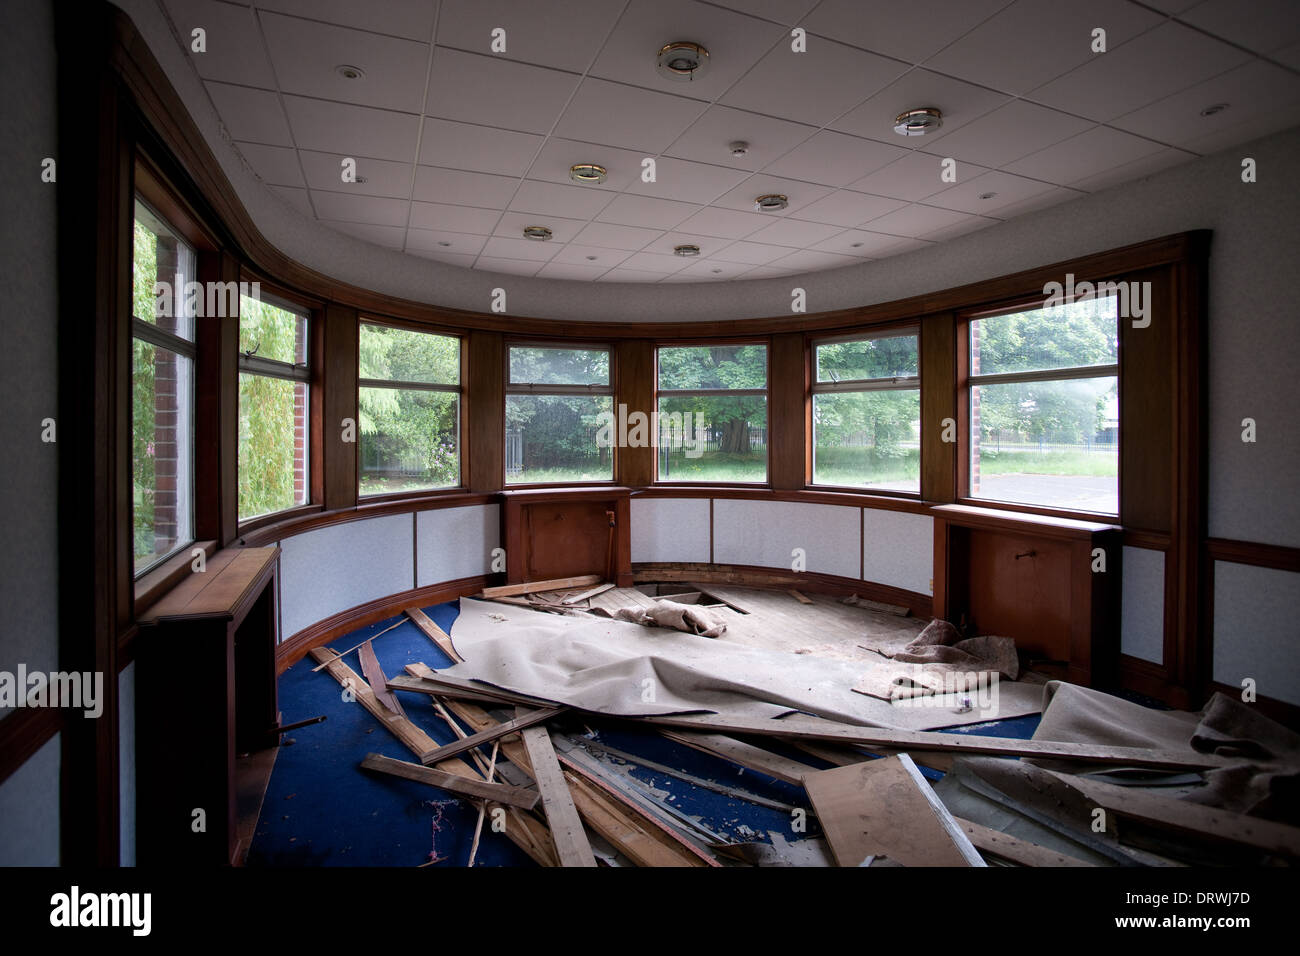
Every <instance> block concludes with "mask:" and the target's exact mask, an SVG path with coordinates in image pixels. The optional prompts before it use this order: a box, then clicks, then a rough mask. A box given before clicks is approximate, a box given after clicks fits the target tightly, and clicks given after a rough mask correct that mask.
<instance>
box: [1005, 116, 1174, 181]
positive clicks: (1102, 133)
mask: <svg viewBox="0 0 1300 956" xmlns="http://www.w3.org/2000/svg"><path fill="white" fill-rule="evenodd" d="M1163 148H1164V147H1163V146H1161V145H1160V144H1159V143H1153V142H1151V140H1149V139H1143V138H1142V137H1140V136H1134V135H1133V134H1132V133H1123V132H1120V131H1119V130H1116V129H1111V128H1110V127H1108V126H1094V127H1093V128H1092V129H1090V130H1087V131H1085V132H1083V133H1080V134H1079V135H1078V136H1072V137H1071V138H1069V139H1067V140H1063V141H1062V142H1059V143H1057V144H1056V145H1055V146H1049V147H1047V148H1046V149H1043V150H1039V151H1038V152H1037V153H1033V154H1032V155H1029V156H1026V157H1025V158H1024V159H1021V160H1017V161H1016V162H1014V163H1011V164H1010V165H1008V166H1006V167H1005V169H1006V171H1007V172H1010V173H1018V174H1020V175H1023V176H1031V177H1033V178H1034V179H1041V180H1044V181H1045V182H1049V183H1054V184H1055V185H1057V186H1068V185H1069V184H1070V183H1073V182H1077V181H1078V180H1080V179H1084V178H1086V177H1088V176H1095V175H1097V174H1098V173H1100V172H1104V171H1105V170H1107V169H1109V168H1110V167H1112V166H1116V165H1119V164H1121V163H1127V162H1131V161H1132V160H1135V159H1141V158H1142V157H1143V156H1149V155H1151V154H1152V153H1157V152H1159V151H1160V150H1161V149H1163Z"/></svg>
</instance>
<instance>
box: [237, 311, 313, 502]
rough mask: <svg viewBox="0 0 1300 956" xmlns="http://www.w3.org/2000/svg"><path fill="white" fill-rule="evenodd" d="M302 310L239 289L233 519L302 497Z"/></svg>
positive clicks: (306, 481) (305, 484) (306, 479)
mask: <svg viewBox="0 0 1300 956" xmlns="http://www.w3.org/2000/svg"><path fill="white" fill-rule="evenodd" d="M307 400H308V369H307V314H306V312H305V311H303V310H300V309H298V308H297V307H295V306H292V305H290V304H288V303H286V302H280V301H278V300H271V299H259V298H251V297H250V296H248V295H244V294H241V295H240V297H239V520H240V521H244V520H246V519H248V518H255V517H257V516H259V515H266V514H271V513H272V512H275V511H283V510H285V509H286V508H292V507H294V506H295V505H302V504H306V503H307V500H308V498H309V495H310V491H309V487H310V475H309V472H308V438H307V435H308V414H307V412H308V407H307Z"/></svg>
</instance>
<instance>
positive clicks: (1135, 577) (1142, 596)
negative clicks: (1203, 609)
mask: <svg viewBox="0 0 1300 956" xmlns="http://www.w3.org/2000/svg"><path fill="white" fill-rule="evenodd" d="M1123 564H1124V570H1123V581H1122V583H1121V591H1122V593H1121V595H1120V604H1121V607H1122V610H1121V615H1120V630H1119V634H1120V639H1119V649H1120V651H1121V652H1123V653H1125V654H1127V655H1129V656H1130V657H1137V658H1140V659H1141V660H1144V661H1151V662H1152V663H1153V664H1160V663H1163V662H1164V659H1165V553H1164V552H1163V551H1151V550H1148V549H1146V548H1125V549H1124V558H1123Z"/></svg>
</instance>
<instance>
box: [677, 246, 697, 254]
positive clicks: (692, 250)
mask: <svg viewBox="0 0 1300 956" xmlns="http://www.w3.org/2000/svg"><path fill="white" fill-rule="evenodd" d="M699 254H700V247H699V246H690V245H686V246H673V255H675V256H698V255H699Z"/></svg>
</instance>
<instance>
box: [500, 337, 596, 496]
mask: <svg viewBox="0 0 1300 956" xmlns="http://www.w3.org/2000/svg"><path fill="white" fill-rule="evenodd" d="M613 405H614V390H613V388H612V387H611V385H610V375H609V350H608V349H601V348H554V347H550V346H534V345H518V346H511V347H510V350H509V374H508V375H507V378H506V447H505V459H506V484H531V483H554V482H579V481H613V480H614V450H613V448H612V447H611V445H612V444H613V443H612V442H610V441H601V440H600V438H601V433H602V430H603V431H604V432H605V434H608V432H609V429H608V423H609V421H610V420H611V417H612V413H613Z"/></svg>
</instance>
